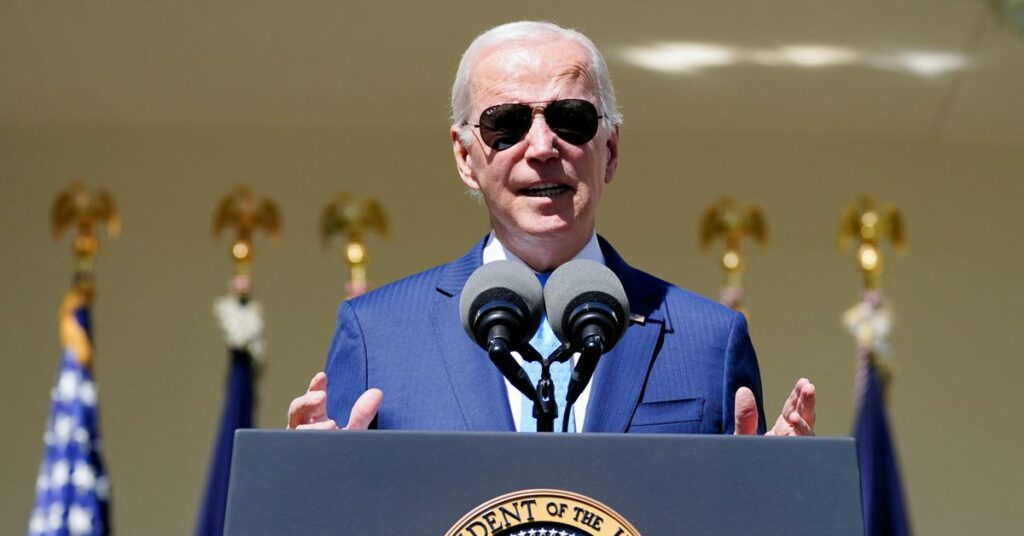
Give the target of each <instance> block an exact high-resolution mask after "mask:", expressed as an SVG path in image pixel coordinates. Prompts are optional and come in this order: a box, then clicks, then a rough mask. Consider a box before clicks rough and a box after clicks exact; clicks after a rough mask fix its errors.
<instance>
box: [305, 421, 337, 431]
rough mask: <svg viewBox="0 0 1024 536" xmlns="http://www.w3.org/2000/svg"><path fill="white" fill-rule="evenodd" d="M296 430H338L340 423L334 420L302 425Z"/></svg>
mask: <svg viewBox="0 0 1024 536" xmlns="http://www.w3.org/2000/svg"><path fill="white" fill-rule="evenodd" d="M295 429H296V430H337V429H338V423H336V422H334V419H329V420H326V421H320V422H314V423H311V424H300V425H298V426H296V427H295Z"/></svg>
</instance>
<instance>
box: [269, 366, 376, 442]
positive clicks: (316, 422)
mask: <svg viewBox="0 0 1024 536" xmlns="http://www.w3.org/2000/svg"><path fill="white" fill-rule="evenodd" d="M383 399H384V393H382V392H381V390H380V389H369V390H367V391H366V392H365V393H363V394H362V395H360V396H359V398H358V399H356V402H355V404H353V405H352V413H351V414H350V415H349V419H348V424H347V425H345V428H344V430H366V429H367V428H369V426H370V423H371V422H373V418H374V417H376V416H377V410H378V409H380V403H381V401H382V400H383ZM288 429H289V430H337V429H338V424H337V423H336V422H334V420H333V419H330V418H329V417H328V416H327V375H326V374H324V373H323V372H317V373H316V375H315V376H313V379H312V380H311V381H310V382H309V388H307V389H306V394H304V395H302V396H300V397H298V398H296V399H295V400H292V403H291V405H290V406H288Z"/></svg>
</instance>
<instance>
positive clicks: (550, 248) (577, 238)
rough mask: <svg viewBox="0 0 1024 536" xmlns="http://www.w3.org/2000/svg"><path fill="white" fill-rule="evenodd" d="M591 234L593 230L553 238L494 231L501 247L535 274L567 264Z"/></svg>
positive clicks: (581, 249) (580, 249)
mask: <svg viewBox="0 0 1024 536" xmlns="http://www.w3.org/2000/svg"><path fill="white" fill-rule="evenodd" d="M593 234H594V230H593V229H590V230H589V231H587V232H586V233H577V234H574V235H572V236H555V237H552V236H531V235H522V234H514V233H504V232H501V231H499V230H497V229H495V231H494V235H495V236H496V237H497V238H498V240H499V241H500V242H501V245H503V246H505V248H506V249H508V250H509V251H511V252H512V253H513V254H514V255H515V256H516V257H519V258H520V259H522V261H523V262H525V263H526V265H527V266H529V267H530V268H532V269H533V270H534V271H535V272H550V271H552V270H554V269H555V268H558V267H559V266H561V265H563V264H565V263H566V262H569V261H570V260H572V259H573V257H575V256H576V255H578V254H579V252H580V251H583V247H584V246H586V245H587V242H589V241H590V237H591V236H593Z"/></svg>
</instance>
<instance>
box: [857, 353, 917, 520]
mask: <svg viewBox="0 0 1024 536" xmlns="http://www.w3.org/2000/svg"><path fill="white" fill-rule="evenodd" d="M866 361H867V363H866V365H865V369H866V370H865V371H864V374H865V377H864V393H863V396H862V397H861V401H860V408H859V410H858V413H857V420H856V422H855V423H854V429H853V435H854V437H856V438H857V459H858V461H859V462H860V493H861V498H862V500H863V507H864V534H865V535H866V536H901V535H906V534H910V526H909V524H908V523H907V513H906V510H905V509H904V507H903V491H902V487H901V486H900V472H899V466H898V464H897V463H896V450H895V449H894V448H893V442H892V437H891V436H890V435H889V422H888V419H887V418H886V416H885V401H884V399H883V393H882V383H881V380H880V378H879V377H878V370H877V369H876V368H875V364H874V363H873V362H872V361H873V359H872V358H870V357H869V358H867V359H866Z"/></svg>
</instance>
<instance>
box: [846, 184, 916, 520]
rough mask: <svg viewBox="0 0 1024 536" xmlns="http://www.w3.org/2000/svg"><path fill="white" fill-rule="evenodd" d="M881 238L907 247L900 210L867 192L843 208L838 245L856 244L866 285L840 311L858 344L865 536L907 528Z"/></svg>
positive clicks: (900, 248) (857, 424) (855, 432)
mask: <svg viewBox="0 0 1024 536" xmlns="http://www.w3.org/2000/svg"><path fill="white" fill-rule="evenodd" d="M885 239H889V240H890V241H891V242H892V244H893V246H894V247H895V248H896V249H897V250H898V251H903V250H905V248H906V240H905V230H904V225H903V217H902V215H901V213H900V212H899V211H898V210H896V209H894V208H891V207H888V208H886V209H884V210H882V209H878V208H876V206H875V202H874V201H873V200H872V199H871V198H869V197H866V196H865V197H861V198H860V200H858V202H857V203H855V204H853V205H851V206H850V207H849V208H847V209H846V212H845V213H844V215H843V218H842V220H841V223H840V231H839V245H840V247H841V248H849V247H850V246H851V245H852V244H853V243H856V244H857V248H856V249H857V254H856V259H857V268H858V270H859V271H860V273H861V277H862V281H863V286H864V289H863V291H862V294H861V300H860V302H859V303H858V304H857V305H855V306H853V307H852V308H850V309H849V310H847V311H846V312H845V313H844V314H843V324H844V325H845V326H846V328H847V330H848V331H849V332H850V334H851V335H853V337H854V339H855V341H856V347H857V350H856V383H855V393H856V396H857V415H856V417H855V420H854V425H853V435H854V437H856V439H857V458H858V461H859V465H860V471H861V498H862V506H863V510H864V528H865V534H866V535H867V536H881V535H897V536H898V535H905V534H909V533H910V532H909V531H910V527H909V523H908V520H907V513H906V509H905V506H904V501H903V490H902V485H901V483H900V477H899V466H898V463H897V456H896V449H895V445H894V442H893V439H892V436H891V433H890V431H889V422H888V417H887V415H886V392H887V389H888V387H889V384H890V382H891V379H892V371H893V368H894V367H893V365H892V361H891V359H890V357H889V355H890V348H889V343H888V339H889V334H890V332H891V331H892V325H893V313H892V307H891V306H890V305H889V304H888V303H887V302H886V300H885V299H884V298H883V295H882V291H881V280H882V271H883V269H884V266H885V264H884V262H883V256H882V251H881V244H882V242H883V241H884V240H885Z"/></svg>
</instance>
